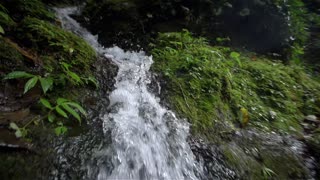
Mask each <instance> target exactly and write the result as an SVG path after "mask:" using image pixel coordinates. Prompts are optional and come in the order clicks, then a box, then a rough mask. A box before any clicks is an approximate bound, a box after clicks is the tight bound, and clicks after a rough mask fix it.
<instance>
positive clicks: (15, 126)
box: [10, 122, 19, 130]
mask: <svg viewBox="0 0 320 180" xmlns="http://www.w3.org/2000/svg"><path fill="white" fill-rule="evenodd" d="M10 128H11V129H14V130H19V127H18V126H17V124H16V123H14V122H11V123H10Z"/></svg>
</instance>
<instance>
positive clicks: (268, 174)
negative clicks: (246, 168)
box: [262, 166, 276, 179]
mask: <svg viewBox="0 0 320 180" xmlns="http://www.w3.org/2000/svg"><path fill="white" fill-rule="evenodd" d="M262 175H263V177H264V179H269V178H271V177H273V176H275V175H276V173H275V172H274V171H272V170H271V169H269V168H267V167H266V166H263V167H262Z"/></svg>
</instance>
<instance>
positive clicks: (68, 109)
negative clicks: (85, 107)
mask: <svg viewBox="0 0 320 180" xmlns="http://www.w3.org/2000/svg"><path fill="white" fill-rule="evenodd" d="M61 106H62V107H63V108H64V109H65V110H67V111H68V112H69V113H70V114H72V116H73V117H75V118H76V119H77V120H78V121H79V123H81V118H80V116H79V114H78V113H77V112H76V111H75V110H74V109H72V108H71V107H70V106H69V105H68V104H62V105H61Z"/></svg>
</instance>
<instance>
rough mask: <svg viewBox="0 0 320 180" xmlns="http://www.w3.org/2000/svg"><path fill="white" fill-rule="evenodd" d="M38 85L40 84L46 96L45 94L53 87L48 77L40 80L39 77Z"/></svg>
mask: <svg viewBox="0 0 320 180" xmlns="http://www.w3.org/2000/svg"><path fill="white" fill-rule="evenodd" d="M40 84H41V87H42V91H43V93H44V94H46V92H47V91H48V90H49V89H50V87H51V86H52V85H53V80H52V78H50V77H48V78H41V77H40Z"/></svg>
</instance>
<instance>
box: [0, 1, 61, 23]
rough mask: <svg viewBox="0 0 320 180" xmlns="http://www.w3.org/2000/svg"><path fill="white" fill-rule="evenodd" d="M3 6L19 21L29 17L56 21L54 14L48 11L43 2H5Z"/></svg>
mask: <svg viewBox="0 0 320 180" xmlns="http://www.w3.org/2000/svg"><path fill="white" fill-rule="evenodd" d="M3 5H4V6H5V7H6V8H7V9H8V11H9V13H10V14H12V17H13V18H14V19H15V20H17V21H20V20H21V19H23V18H24V17H27V16H30V17H35V18H39V19H43V20H49V21H53V20H54V19H55V16H54V13H52V12H50V11H48V9H47V7H46V6H45V4H43V2H42V1H41V0H10V1H9V0H5V1H3Z"/></svg>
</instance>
